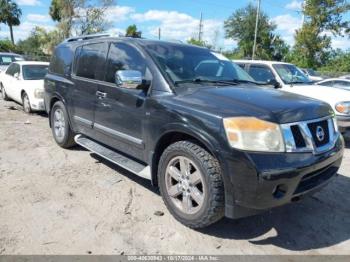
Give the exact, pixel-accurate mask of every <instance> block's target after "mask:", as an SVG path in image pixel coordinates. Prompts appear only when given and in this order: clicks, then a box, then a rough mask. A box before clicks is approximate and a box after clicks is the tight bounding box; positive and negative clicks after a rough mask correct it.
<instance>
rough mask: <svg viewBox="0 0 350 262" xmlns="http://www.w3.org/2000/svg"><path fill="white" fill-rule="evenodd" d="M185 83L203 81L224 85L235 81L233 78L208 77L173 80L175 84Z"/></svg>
mask: <svg viewBox="0 0 350 262" xmlns="http://www.w3.org/2000/svg"><path fill="white" fill-rule="evenodd" d="M185 83H193V84H203V83H213V84H224V85H235V84H237V81H233V80H214V79H213V80H210V79H202V78H194V79H185V80H179V81H174V84H175V85H178V84H185Z"/></svg>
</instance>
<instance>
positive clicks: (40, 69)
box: [22, 65, 49, 80]
mask: <svg viewBox="0 0 350 262" xmlns="http://www.w3.org/2000/svg"><path fill="white" fill-rule="evenodd" d="M48 67H49V66H47V65H24V66H23V67H22V69H23V79H24V80H41V79H44V77H45V75H46V73H47V70H48Z"/></svg>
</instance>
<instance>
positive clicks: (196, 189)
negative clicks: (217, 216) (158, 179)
mask: <svg viewBox="0 0 350 262" xmlns="http://www.w3.org/2000/svg"><path fill="white" fill-rule="evenodd" d="M165 184H166V190H167V193H168V195H169V196H170V199H171V201H172V202H173V204H174V205H175V206H176V207H177V208H178V209H179V210H180V211H181V212H183V213H185V214H187V215H189V214H194V213H196V212H198V210H200V209H201V207H202V206H203V203H204V199H205V194H206V192H205V187H204V180H203V174H202V172H201V171H200V169H199V168H198V167H197V166H196V164H195V163H194V162H193V161H192V160H190V159H189V158H187V157H184V156H177V157H174V158H173V159H171V160H170V162H169V164H168V166H167V168H166V173H165Z"/></svg>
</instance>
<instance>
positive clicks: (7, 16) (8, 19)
mask: <svg viewBox="0 0 350 262" xmlns="http://www.w3.org/2000/svg"><path fill="white" fill-rule="evenodd" d="M21 16H22V10H21V9H20V8H19V7H18V5H17V4H16V3H15V2H13V1H12V0H0V23H4V24H6V25H8V26H9V28H10V35H11V41H12V44H14V43H15V40H14V37H13V29H12V27H13V26H18V25H20V24H21V21H20V18H21Z"/></svg>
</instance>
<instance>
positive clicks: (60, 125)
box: [50, 101, 76, 148]
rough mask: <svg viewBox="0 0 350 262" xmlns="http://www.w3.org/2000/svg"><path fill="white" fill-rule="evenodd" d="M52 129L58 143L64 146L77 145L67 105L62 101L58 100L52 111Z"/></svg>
mask: <svg viewBox="0 0 350 262" xmlns="http://www.w3.org/2000/svg"><path fill="white" fill-rule="evenodd" d="M50 114H51V115H50V116H51V117H50V121H51V130H52V134H53V137H54V139H55V141H56V143H57V144H58V145H59V146H60V147H63V148H70V147H72V146H74V145H76V143H75V141H74V136H75V134H74V132H73V131H72V129H71V127H70V124H69V121H68V113H67V110H66V107H65V106H64V104H63V103H62V102H61V101H57V102H56V103H55V104H54V105H53V107H52V109H51V112H50Z"/></svg>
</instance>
